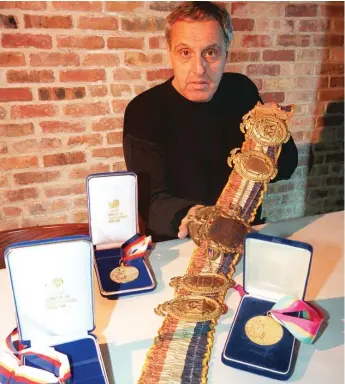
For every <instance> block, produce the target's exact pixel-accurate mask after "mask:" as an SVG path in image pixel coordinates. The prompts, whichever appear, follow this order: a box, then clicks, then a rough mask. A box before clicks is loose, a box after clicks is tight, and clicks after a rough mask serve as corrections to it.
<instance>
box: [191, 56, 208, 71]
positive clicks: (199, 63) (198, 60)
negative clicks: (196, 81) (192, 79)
mask: <svg viewBox="0 0 345 384" xmlns="http://www.w3.org/2000/svg"><path fill="white" fill-rule="evenodd" d="M206 64H207V63H206V60H205V59H204V58H203V57H202V56H201V55H200V56H198V55H196V56H194V60H193V72H194V73H195V74H196V75H199V76H200V75H203V74H204V73H205V69H206Z"/></svg>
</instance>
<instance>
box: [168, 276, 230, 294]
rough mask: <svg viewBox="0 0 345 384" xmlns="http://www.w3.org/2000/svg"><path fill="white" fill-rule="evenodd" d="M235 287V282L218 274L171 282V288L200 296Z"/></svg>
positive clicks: (172, 280) (185, 277)
mask: <svg viewBox="0 0 345 384" xmlns="http://www.w3.org/2000/svg"><path fill="white" fill-rule="evenodd" d="M233 285H234V282H233V280H231V281H229V280H228V279H227V278H226V277H225V276H224V275H220V274H218V273H200V274H199V275H195V276H188V275H186V276H183V277H173V278H172V279H171V282H170V286H171V287H176V288H177V289H183V290H185V291H189V292H192V293H198V294H212V293H219V292H222V291H225V290H227V289H228V288H229V286H233Z"/></svg>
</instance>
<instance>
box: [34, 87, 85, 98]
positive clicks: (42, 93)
mask: <svg viewBox="0 0 345 384" xmlns="http://www.w3.org/2000/svg"><path fill="white" fill-rule="evenodd" d="M85 93H86V91H85V87H75V88H64V87H53V88H47V87H44V88H39V89H38V96H39V99H40V100H73V99H82V98H83V97H85Z"/></svg>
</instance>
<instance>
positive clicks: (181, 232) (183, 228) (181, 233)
mask: <svg viewBox="0 0 345 384" xmlns="http://www.w3.org/2000/svg"><path fill="white" fill-rule="evenodd" d="M201 207H204V205H200V204H199V205H194V206H193V207H192V208H190V209H189V211H188V212H187V215H186V216H185V217H184V218H183V219H182V221H181V224H180V226H179V228H178V234H177V237H178V238H179V239H184V238H185V237H186V236H188V234H189V233H188V228H187V223H188V221H189V219H188V216H193V215H195V211H196V210H197V209H198V208H201Z"/></svg>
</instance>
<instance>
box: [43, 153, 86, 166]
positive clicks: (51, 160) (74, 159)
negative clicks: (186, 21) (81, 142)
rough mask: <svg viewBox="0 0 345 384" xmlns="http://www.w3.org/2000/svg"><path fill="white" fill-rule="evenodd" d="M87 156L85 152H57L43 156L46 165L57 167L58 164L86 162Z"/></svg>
mask: <svg viewBox="0 0 345 384" xmlns="http://www.w3.org/2000/svg"><path fill="white" fill-rule="evenodd" d="M85 162H86V156H85V153H84V152H70V153H57V154H55V155H45V156H43V163H44V166H45V167H55V166H57V165H67V164H79V163H85Z"/></svg>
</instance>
